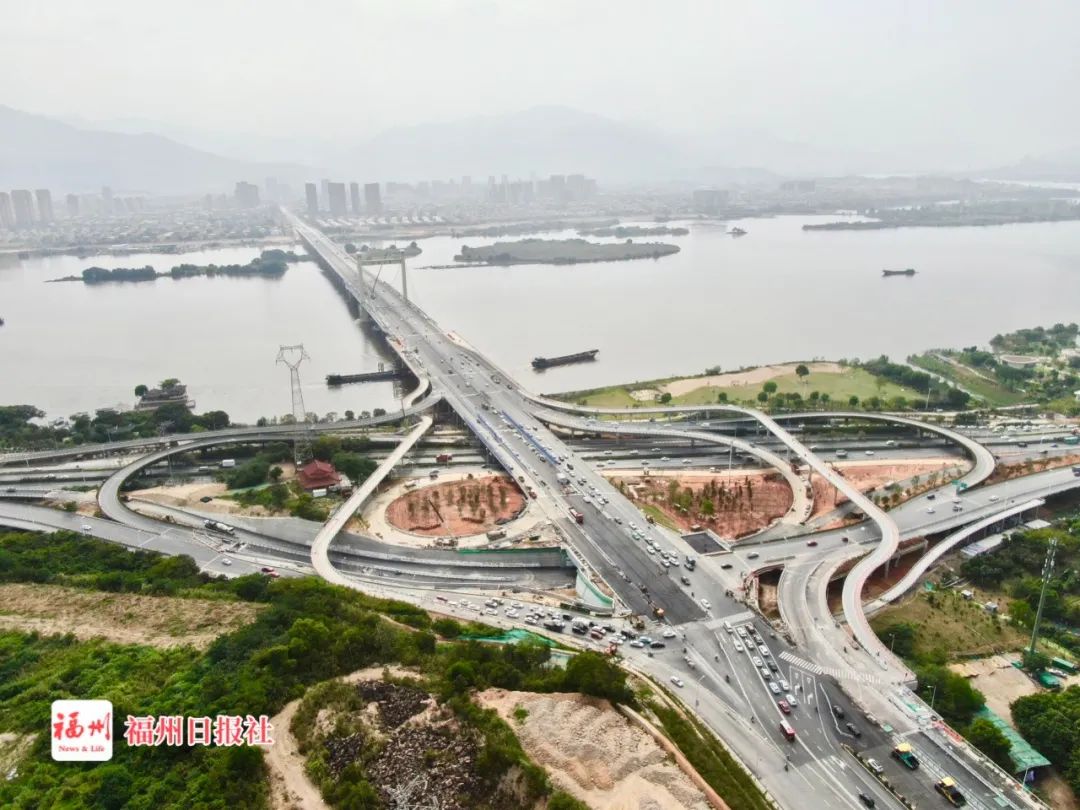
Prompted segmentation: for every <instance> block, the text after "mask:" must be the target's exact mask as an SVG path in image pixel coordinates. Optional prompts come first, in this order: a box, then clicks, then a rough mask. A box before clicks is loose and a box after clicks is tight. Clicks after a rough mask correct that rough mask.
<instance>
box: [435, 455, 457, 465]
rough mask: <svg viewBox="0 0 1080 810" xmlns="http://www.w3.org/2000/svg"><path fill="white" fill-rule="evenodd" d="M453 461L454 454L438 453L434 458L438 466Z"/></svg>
mask: <svg viewBox="0 0 1080 810" xmlns="http://www.w3.org/2000/svg"><path fill="white" fill-rule="evenodd" d="M453 460H454V454H453V453H439V455H437V456H435V461H437V462H438V463H439V464H444V463H446V462H447V461H453Z"/></svg>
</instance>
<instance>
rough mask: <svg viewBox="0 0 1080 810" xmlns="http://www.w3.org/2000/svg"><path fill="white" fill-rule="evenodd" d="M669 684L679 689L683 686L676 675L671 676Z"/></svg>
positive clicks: (681, 680)
mask: <svg viewBox="0 0 1080 810" xmlns="http://www.w3.org/2000/svg"><path fill="white" fill-rule="evenodd" d="M671 682H672V683H673V684H675V685H676V686H678V687H679V688H682V687H683V686H684V685H685V684H683V679H682V678H680V677H679V676H678V675H672V676H671Z"/></svg>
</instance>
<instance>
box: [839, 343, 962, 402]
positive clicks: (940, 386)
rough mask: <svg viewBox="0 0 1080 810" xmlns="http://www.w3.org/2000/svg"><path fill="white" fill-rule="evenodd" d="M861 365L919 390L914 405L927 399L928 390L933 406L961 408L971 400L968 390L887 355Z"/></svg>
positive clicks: (874, 372) (875, 373) (872, 371)
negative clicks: (947, 383) (939, 379)
mask: <svg viewBox="0 0 1080 810" xmlns="http://www.w3.org/2000/svg"><path fill="white" fill-rule="evenodd" d="M860 365H861V366H862V368H864V369H866V370H867V371H869V372H870V373H871V374H874V375H875V376H879V377H884V378H885V379H886V380H890V381H892V382H894V383H897V384H898V385H904V386H907V387H908V388H911V389H914V390H915V391H918V392H919V394H918V395H917V396H918V398H919V402H918V403H911V404H912V405H913V406H914V405H916V404H921V403H922V402H925V401H926V399H925V397H926V392H927V391H929V392H930V407H932V408H948V409H950V410H960V409H962V408H966V407H967V404H968V402H969V401H970V400H971V394H969V393H967V392H966V391H962V390H960V389H959V388H953V387H952V386H949V385H945V384H944V383H941V382H938V381H937V380H935V379H934V378H933V377H931V376H930V375H929V374H927V373H926V372H924V371H918V370H916V369H913V368H911V366H905V365H901V364H900V363H893V362H891V361H890V360H889V358H888V357H886V356H885V355H881V357H878V358H877V359H875V360H867V361H865V362H863V363H860ZM863 405H864V407H865V406H866V403H865V402H864V403H863Z"/></svg>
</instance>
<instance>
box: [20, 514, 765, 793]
mask: <svg viewBox="0 0 1080 810" xmlns="http://www.w3.org/2000/svg"><path fill="white" fill-rule="evenodd" d="M0 578H2V580H3V581H28V582H53V583H58V584H64V585H68V586H76V587H84V588H93V589H104V590H122V591H127V592H139V593H146V594H159V593H160V594H176V595H180V596H192V597H195V596H197V597H201V598H205V597H210V598H218V599H242V600H254V601H258V602H261V603H264V604H265V608H264V609H263V610H262V611H261V612H260V613H259V615H258V617H257V618H256V620H255V621H254V622H253V623H252V624H250V625H247V626H245V627H243V628H240V629H238V630H236V631H235V632H233V633H230V634H227V635H224V636H221V637H219V638H218V639H217V640H216V641H215V642H214V643H213V644H212V645H211V647H210V648H209V649H207V650H206V651H205V652H204V653H201V654H193V653H192V651H191V650H187V649H173V650H158V649H153V648H147V647H141V646H133V645H117V644H110V643H105V642H102V641H92V642H79V641H76V640H75V639H73V638H71V637H62V638H61V637H54V638H41V637H39V636H37V635H36V634H29V635H27V634H21V633H14V632H12V633H0V731H11V732H17V733H36V734H38V737H37V740H36V741H35V743H34V745H33V747H32V748H31V750H30V752H29V753H28V755H27V756H26V758H25V760H24V761H22V762H21V763H20V764H19V771H18V776H17V777H16V778H14V779H11V780H9V781H5V782H0V806H4V807H14V808H20V807H42V806H106V807H125V808H136V810H144V809H145V810H149V809H150V808H159V807H200V808H212V809H215V810H216V809H217V808H220V809H221V810H226V809H227V810H232V808H234V807H253V808H260V807H266V806H267V782H266V775H265V768H264V765H263V761H262V754H261V752H260V751H259V750H258V749H254V748H213V747H209V748H200V747H195V748H182V749H170V748H166V747H159V748H137V747H130V746H127V745H125V744H123V743H121V744H119V745H117V747H116V750H115V754H114V758H113V760H112V762H111V763H109V764H108V765H99V766H92V767H85V768H75V767H71V766H70V765H64V764H59V763H54V762H53V761H52V759H51V757H50V756H49V748H48V738H47V736H46V735H43V734H41V731H42V730H43V729H45V728H46V727H47V723H48V716H49V705H50V703H51V701H52V700H54V699H58V698H63V697H98V698H104V699H109V700H112V701H113V704H114V714H115V717H114V726H113V735H114V738H116V737H117V735H121V738H122V728H123V721H122V718H125V717H126V716H127V715H128V714H132V715H140V716H142V715H162V714H186V715H196V716H202V715H209V716H214V715H216V714H236V713H240V714H252V715H255V716H258V715H260V714H267V715H273V714H275V713H276V712H277V711H278V710H280V708H281V707H282V706H283V705H284V704H285V703H286V702H287V701H289V700H292V699H294V698H296V697H299V696H301V695H303V694H304V693H305V692H306V691H307V689H308V687H310V686H313V685H315V684H317V683H323V682H326V681H328V680H329V679H331V678H334V677H335V676H338V675H342V674H345V673H347V672H351V671H354V670H357V669H360V668H363V667H366V666H371V665H380V664H391V663H396V664H402V665H406V666H410V667H413V668H416V669H417V670H418V671H419V672H421V673H422V678H423V685H424V687H425V688H426V689H428V690H429V691H431V692H432V693H433V694H436V695H437V696H438V697H439V698H440V699H441V700H442V701H443V702H444V703H445V704H446V705H447V706H449V707H450V708H451V709H452V710H453V712H454V713H455V714H456V715H457V717H458V718H459V720H460V722H462V723H463V724H464V725H465V726H467V727H470V728H472V729H475V730H476V731H477V733H478V734H479V739H480V740H481V743H482V744H481V748H480V751H479V754H478V756H477V759H476V766H475V767H476V769H477V772H478V774H479V776H480V777H481V778H482V779H483V780H484V784H485V785H487V786H488V788H489V789H493V788H494V786H495V785H496V784H498V783H500V782H501V780H502V778H503V777H504V776H505V775H506V774H507V772H508V771H510V770H511V769H516V771H517V772H519V773H520V774H521V775H522V777H523V779H522V784H523V787H522V788H521V789H522V790H523V791H524V793H525V794H526V798H527V799H528V801H527V802H526V804H528V805H531V804H533V803H534V802H535V801H536V800H538V799H539V798H541V797H543V796H547V795H549V794H551V787H550V784H549V783H548V781H547V778H546V775H545V774H544V772H543V771H542V769H540V768H538V767H537V766H536V765H534V764H533V763H531V762H529V761H528V758H527V757H526V756H525V754H524V752H523V751H522V749H521V747H520V745H519V743H518V741H517V739H516V738H515V737H514V734H513V732H512V730H511V728H510V726H508V725H507V724H506V723H504V722H503V721H502V720H500V719H499V717H498V716H497V715H496V714H495V713H494V712H493V711H485V710H481V709H480V708H479V707H477V706H476V705H475V704H473V703H472V701H471V698H470V695H471V693H472V691H473V690H474V689H484V688H487V687H489V686H497V687H501V688H505V689H525V690H531V691H539V692H553V691H558V692H566V691H580V692H582V693H584V694H588V695H593V696H596V697H602V698H606V699H609V700H612V701H615V702H627V703H633V702H634V701H635V696H634V694H633V693H632V692H631V691H630V689H629V688H628V686H627V683H626V674H625V673H624V672H623V671H622V670H621V669H619V668H618V667H617V666H616V665H615V664H614V663H613V662H612V661H611V660H610V659H608V658H607V657H605V656H601V655H599V654H596V653H589V652H586V653H581V654H579V655H577V656H575V657H574V658H572V659H571V660H570V662H569V663H568V664H567V666H566V668H565V669H563V668H560V667H556V666H551V665H550V656H551V651H550V649H549V648H548V647H547V646H545V645H543V644H538V643H524V644H519V645H494V644H483V643H479V642H475V641H458V642H453V643H446V642H444V643H441V644H439V643H437V637H436V635H435V632H439V633H445V635H446V636H448V637H457V636H460V635H461V634H462V633H463V632H479V633H491V632H492V631H491V628H487V627H484V626H483V625H470V626H466V627H463V626H462V625H460V624H459V623H457V622H455V621H452V620H448V619H444V620H440V621H437V622H434V623H432V621H431V619H430V617H429V616H428V614H427V613H426V612H425V611H423V610H422V609H420V608H417V607H415V606H412V605H409V604H405V603H401V602H395V601H392V600H384V599H376V598H371V597H367V596H364V595H362V594H360V593H357V592H354V591H349V590H346V589H343V588H338V587H334V586H330V585H327V584H325V583H323V582H320V581H318V580H316V579H312V578H307V579H282V580H270V579H268V578H266V577H263V576H258V575H256V576H249V577H241V578H238V579H235V580H231V581H227V580H224V579H211V578H210V577H208V576H207V575H205V574H201V573H199V572H198V571H197V569H196V567H195V565H194V563H193V561H192V560H190V559H189V558H184V557H177V558H165V557H162V556H160V555H157V554H154V553H149V552H134V553H132V552H128V551H127V550H125V549H122V548H119V547H116V546H113V545H110V544H107V543H104V542H100V541H96V540H93V539H91V538H84V537H80V536H78V535H76V534H74V533H65V532H61V533H57V534H53V535H35V534H23V533H8V534H4V535H0ZM384 617H386V618H384ZM387 618H389V619H391V620H393V621H387ZM402 624H404V625H408V627H409V628H414V629H405V628H402V626H401V625H402ZM433 631H434V632H433ZM335 690H339V691H337V692H335ZM335 694H336V695H337V696H338V697H340V695H341V692H340V689H339V685H335V684H327V683H323V685H322V686H320V687H318V688H317V689H315V690H312V692H311V693H310V695H309V697H312V696H313V697H314V698H315V699H322V698H333V697H334V695H335ZM320 696H321V697H320ZM116 718H121V719H116ZM296 722H297V723H298V724H301V725H302V724H303V723H304V722H313V718H312V717H308V718H307V720H305V716H304V715H303V713H298V714H297V721H296ZM713 744H715V743H713ZM696 756H697V754H696ZM316 759H317V757H316ZM724 767H725V770H726V771H727V770H730V771H731V773H726V774H725V779H727V780H728V782H731V780H735V783H738V781H739V778H740V777H741V779H743V780H745V779H746V776H745V774H743V773H742V772H741V770H740V769H739V768H738V766H737V765H735V764H734V763H730V762H727V763H726V764H725V766H724ZM313 773H314V774H315V775H316V776H318V773H319V772H318V768H317V767H316V768H315V769H314V770H313ZM725 784H726V783H725ZM326 785H327V794H326V795H327V798H328V799H329V800H330V801H331V802H333V803H334V804H335V805H336V806H339V807H364V806H369V807H377V806H379V805H378V804H377V803H371V802H372V800H373V794H372V793H371V792H370V790H369V788H370V785H367V782H366V778H365V774H364V771H363V769H362V768H360V767H354V768H352V769H351V770H350V769H348V768H347V769H346V770H345V771H343V772H342V773H341V774H339V775H338V777H337V778H336V779H334V780H333V784H329V783H326ZM365 786H366V787H365ZM551 801H552V802H555V804H554V806H556V807H571V808H573V807H578V806H579V805H578V804H575V802H574V800H573V799H571V798H570V797H568V796H565V795H561V796H560V795H559V794H554V795H552V797H551ZM364 802H367V803H366V804H365V803H364ZM474 806H476V807H484V806H492V807H494V806H496V805H485V804H483V803H477V804H476V805H474ZM502 806H506V805H502ZM732 806H740V805H736V804H733V805H732ZM745 806H751V805H745Z"/></svg>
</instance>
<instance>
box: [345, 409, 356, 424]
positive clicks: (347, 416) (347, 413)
mask: <svg viewBox="0 0 1080 810" xmlns="http://www.w3.org/2000/svg"><path fill="white" fill-rule="evenodd" d="M354 419H356V414H355V413H354V412H352V411H345V421H347V422H352V421H353V420H354Z"/></svg>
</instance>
